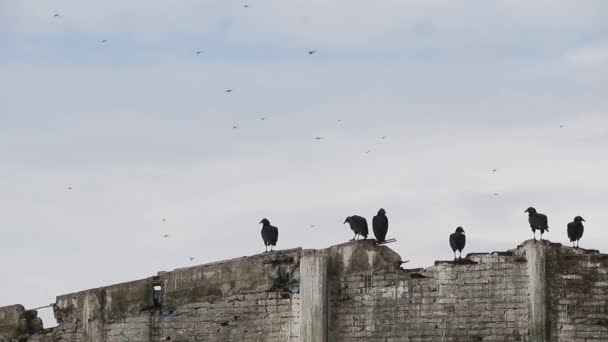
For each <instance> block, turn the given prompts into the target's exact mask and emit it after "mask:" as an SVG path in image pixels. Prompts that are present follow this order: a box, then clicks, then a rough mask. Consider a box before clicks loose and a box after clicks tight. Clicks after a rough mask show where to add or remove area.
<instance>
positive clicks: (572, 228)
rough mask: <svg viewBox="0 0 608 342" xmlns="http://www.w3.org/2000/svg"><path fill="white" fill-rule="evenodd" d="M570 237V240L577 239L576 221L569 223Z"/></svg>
mask: <svg viewBox="0 0 608 342" xmlns="http://www.w3.org/2000/svg"><path fill="white" fill-rule="evenodd" d="M568 239H570V241H575V240H576V222H570V223H568Z"/></svg>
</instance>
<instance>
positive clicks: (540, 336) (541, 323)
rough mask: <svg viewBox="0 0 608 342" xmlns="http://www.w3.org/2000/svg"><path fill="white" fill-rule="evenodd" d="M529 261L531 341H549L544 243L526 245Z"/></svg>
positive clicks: (529, 242) (533, 242) (530, 242)
mask: <svg viewBox="0 0 608 342" xmlns="http://www.w3.org/2000/svg"><path fill="white" fill-rule="evenodd" d="M525 251H526V259H527V260H528V291H529V293H530V302H529V305H528V310H529V315H530V320H529V322H530V341H531V342H545V341H549V325H548V320H547V307H548V302H547V275H546V248H545V245H544V243H543V242H542V241H540V242H536V241H528V242H527V243H526V245H525Z"/></svg>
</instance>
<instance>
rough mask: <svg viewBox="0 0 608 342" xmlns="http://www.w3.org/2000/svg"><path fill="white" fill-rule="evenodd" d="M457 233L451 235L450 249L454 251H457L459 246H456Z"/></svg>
mask: <svg viewBox="0 0 608 342" xmlns="http://www.w3.org/2000/svg"><path fill="white" fill-rule="evenodd" d="M456 235H458V234H456V233H452V234H450V247H452V251H456V250H457V249H458V246H457V245H456Z"/></svg>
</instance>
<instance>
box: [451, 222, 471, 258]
mask: <svg viewBox="0 0 608 342" xmlns="http://www.w3.org/2000/svg"><path fill="white" fill-rule="evenodd" d="M466 243H467V237H466V236H465V235H464V229H462V227H458V228H456V231H455V232H454V233H452V234H450V247H452V251H453V252H454V260H456V251H458V252H460V258H461V259H462V250H463V249H464V245H465V244H466Z"/></svg>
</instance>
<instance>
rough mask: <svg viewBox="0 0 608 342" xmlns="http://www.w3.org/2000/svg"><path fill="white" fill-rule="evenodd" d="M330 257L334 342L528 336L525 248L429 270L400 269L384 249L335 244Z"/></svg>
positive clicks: (514, 338)
mask: <svg viewBox="0 0 608 342" xmlns="http://www.w3.org/2000/svg"><path fill="white" fill-rule="evenodd" d="M377 250H378V249H377ZM333 255H334V256H335V257H334V258H332V259H333V260H336V265H335V266H334V267H335V269H336V270H338V272H336V273H334V276H333V278H332V281H331V310H332V314H331V326H332V331H331V333H332V339H333V340H334V341H528V339H527V335H528V277H527V267H526V265H527V264H526V259H525V257H524V251H523V249H521V248H519V249H516V250H514V251H512V252H508V253H492V254H480V255H472V256H469V257H468V258H466V259H463V260H461V261H459V262H457V263H453V262H437V264H436V266H434V267H429V268H427V269H426V270H422V269H419V270H402V269H400V268H399V263H400V258H399V256H398V255H397V254H395V253H394V252H392V251H391V250H390V249H388V248H386V247H381V248H379V251H378V253H370V251H368V250H364V249H361V248H359V249H354V248H352V245H345V246H338V247H336V248H334V250H333Z"/></svg>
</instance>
